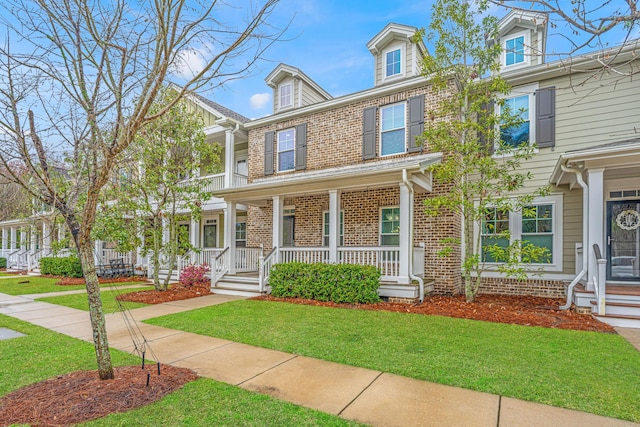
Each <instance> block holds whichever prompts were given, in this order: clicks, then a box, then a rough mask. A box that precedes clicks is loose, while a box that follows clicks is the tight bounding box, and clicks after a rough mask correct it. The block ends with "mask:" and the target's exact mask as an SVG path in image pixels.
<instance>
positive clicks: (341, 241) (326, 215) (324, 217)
mask: <svg viewBox="0 0 640 427" xmlns="http://www.w3.org/2000/svg"><path fill="white" fill-rule="evenodd" d="M329 220H330V218H329V211H323V212H322V246H323V247H327V246H329V238H330V237H329V236H330V235H331V230H329V234H324V230H325V229H326V228H327V224H328V223H329ZM340 226H341V227H340V237H339V239H338V246H344V211H340ZM325 238H326V239H327V243H326V244H325Z"/></svg>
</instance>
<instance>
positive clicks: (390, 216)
mask: <svg viewBox="0 0 640 427" xmlns="http://www.w3.org/2000/svg"><path fill="white" fill-rule="evenodd" d="M380 245H381V246H399V245H400V208H382V209H381V210H380Z"/></svg>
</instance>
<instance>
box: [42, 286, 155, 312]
mask: <svg viewBox="0 0 640 427" xmlns="http://www.w3.org/2000/svg"><path fill="white" fill-rule="evenodd" d="M149 289H153V286H146V287H144V288H133V289H118V290H113V291H107V290H101V291H100V295H101V297H102V298H101V299H102V310H104V312H105V313H113V312H115V311H117V310H118V308H119V306H118V302H117V301H116V296H117V295H118V294H127V293H129V292H138V291H143V290H149ZM36 301H43V302H49V303H51V304H58V305H63V306H65V307H71V308H77V309H78V310H87V311H88V310H89V303H88V301H87V294H74V295H60V296H57V297H47V298H36ZM125 304H126V307H127V308H128V309H134V308H139V307H146V306H147V305H148V304H142V303H139V302H125Z"/></svg>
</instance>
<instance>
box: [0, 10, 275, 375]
mask: <svg viewBox="0 0 640 427" xmlns="http://www.w3.org/2000/svg"><path fill="white" fill-rule="evenodd" d="M277 2H278V0H245V1H244V2H243V3H244V4H243V5H242V6H240V5H239V2H234V4H233V6H232V5H231V4H230V3H228V2H221V1H215V0H214V1H206V0H189V1H186V0H157V1H127V0H58V1H55V2H50V1H47V0H5V1H4V2H3V4H2V5H1V6H0V8H2V9H4V10H3V11H2V12H0V16H1V17H0V19H1V20H2V21H4V24H5V25H6V27H7V29H8V30H7V33H8V34H7V40H6V42H5V47H4V48H2V49H0V129H1V130H2V131H1V132H0V138H1V139H2V141H0V162H1V164H2V165H4V172H3V175H4V177H5V178H7V179H9V180H10V181H12V182H15V183H17V184H19V185H21V186H22V187H23V188H25V189H26V190H27V191H28V193H29V194H30V197H33V198H36V199H39V200H41V201H42V202H44V203H46V204H48V205H50V206H52V207H54V209H56V210H57V211H58V212H59V213H60V214H61V216H62V217H63V218H64V220H65V222H66V225H67V227H68V228H69V230H70V232H71V236H72V238H73V240H74V241H75V245H76V247H77V249H78V252H79V257H80V261H81V263H82V269H83V273H84V277H85V283H86V288H87V295H88V300H89V308H90V318H91V326H92V329H93V341H94V347H95V351H96V357H97V362H98V372H99V375H100V378H102V379H109V378H113V368H112V364H111V357H110V353H109V346H108V341H107V334H106V326H105V319H104V315H103V313H102V303H101V300H100V288H99V285H98V278H97V275H96V269H95V263H94V258H93V243H92V241H91V230H92V227H93V225H94V221H95V217H96V208H97V204H98V200H99V194H100V191H101V189H102V188H103V187H104V185H105V184H106V183H107V182H108V180H109V178H110V175H111V173H112V171H113V170H114V166H115V165H116V164H117V163H118V162H119V160H120V159H121V156H122V154H123V152H124V150H125V149H126V148H127V147H128V146H129V145H130V144H131V143H132V142H133V141H134V138H135V136H136V134H137V133H138V132H139V131H140V130H141V129H143V128H144V127H145V126H146V125H147V124H149V123H150V122H152V121H153V120H155V119H156V118H158V117H161V116H162V115H164V114H165V113H166V112H167V111H169V110H170V109H171V108H172V107H173V105H174V104H175V103H177V102H179V101H180V100H181V99H182V97H183V96H184V95H185V93H186V92H187V91H190V90H193V89H197V88H199V87H202V86H205V85H207V87H209V88H210V87H217V86H219V85H221V84H223V83H224V82H225V81H227V80H229V79H234V78H239V77H242V76H243V75H245V74H246V73H247V72H250V71H251V70H252V68H253V67H254V65H255V64H256V61H257V60H258V59H259V58H260V57H261V56H262V55H263V53H264V50H265V49H266V48H267V47H268V46H269V45H271V44H272V43H273V42H274V41H275V40H277V39H278V38H279V37H280V35H281V34H282V32H281V31H280V30H277V29H274V28H273V27H272V26H270V25H268V23H267V19H268V18H269V16H270V15H271V14H272V12H273V10H274V7H275V6H276V4H277ZM193 58H195V59H197V62H198V63H199V64H200V65H199V66H198V67H195V68H194V69H192V70H190V71H191V75H190V78H188V79H187V80H188V81H187V82H186V83H185V84H184V85H183V86H182V89H181V91H180V92H179V93H178V94H177V96H176V97H175V98H174V99H173V102H171V103H168V104H166V105H165V107H164V108H162V109H160V110H157V111H153V110H152V109H151V108H150V107H151V106H152V105H153V103H154V101H155V100H156V98H157V96H158V94H159V93H160V92H161V89H162V88H163V86H165V85H166V83H167V81H168V78H169V77H170V76H171V75H172V74H171V73H172V72H179V71H180V70H185V68H188V67H189V64H190V63H193V61H191V62H190V61H189V59H193ZM15 163H18V164H20V165H22V166H23V167H24V168H25V169H26V170H27V172H28V173H27V174H26V176H25V175H20V174H18V173H15V172H14V169H12V165H13V164H15Z"/></svg>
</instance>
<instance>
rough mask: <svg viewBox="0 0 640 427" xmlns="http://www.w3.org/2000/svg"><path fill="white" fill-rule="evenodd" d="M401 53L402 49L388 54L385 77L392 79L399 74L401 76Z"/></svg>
mask: <svg viewBox="0 0 640 427" xmlns="http://www.w3.org/2000/svg"><path fill="white" fill-rule="evenodd" d="M401 56H402V55H401V51H400V49H396V50H392V51H391V52H387V54H386V55H385V58H386V73H385V76H386V77H391V76H395V75H397V74H400V72H401V71H402V70H401V67H400V64H401V62H400V57H401Z"/></svg>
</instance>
